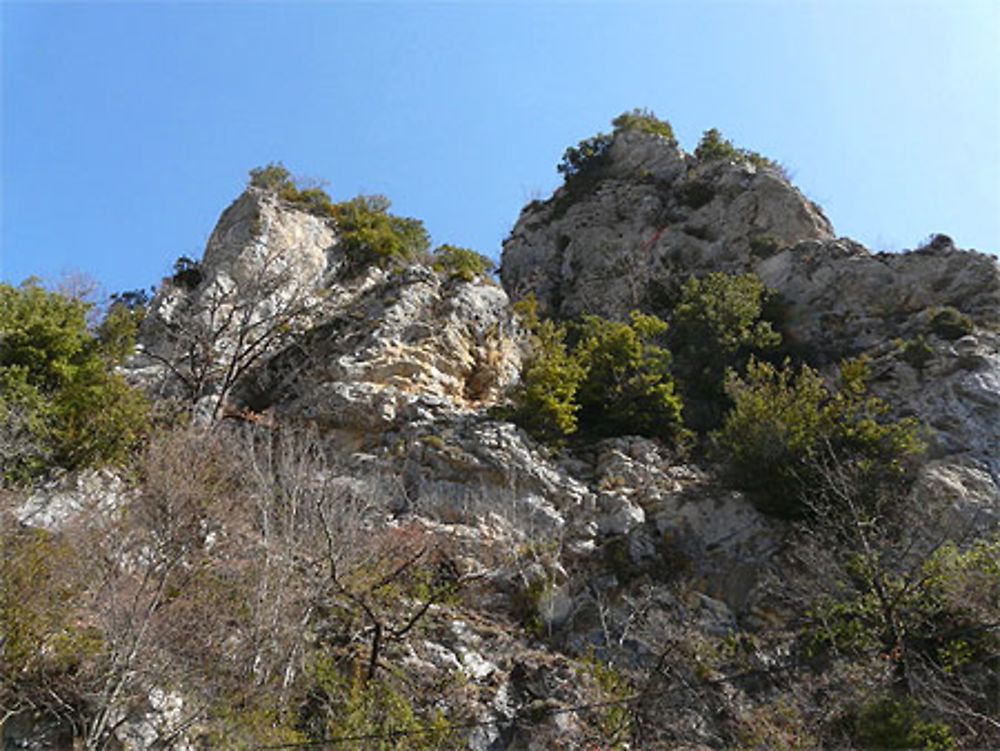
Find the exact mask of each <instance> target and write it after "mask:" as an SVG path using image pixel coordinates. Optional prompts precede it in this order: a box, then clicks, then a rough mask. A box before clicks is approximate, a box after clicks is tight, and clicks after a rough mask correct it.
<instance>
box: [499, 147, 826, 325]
mask: <svg viewBox="0 0 1000 751" xmlns="http://www.w3.org/2000/svg"><path fill="white" fill-rule="evenodd" d="M608 161H609V163H608V166H607V167H604V168H602V169H601V171H600V173H599V174H598V175H596V176H591V177H590V178H589V182H588V183H587V184H586V185H584V186H582V187H581V182H582V181H581V180H570V181H569V182H568V184H567V185H565V186H563V187H561V188H559V189H557V190H556V192H555V194H554V195H553V196H552V198H550V199H549V200H548V201H535V202H533V203H531V204H529V205H528V206H526V207H525V208H524V210H523V211H522V212H521V216H520V218H519V219H518V221H517V224H516V225H515V226H514V229H513V230H512V231H511V234H510V237H509V238H508V239H507V240H506V241H505V242H504V247H503V258H502V261H503V262H502V266H501V278H502V279H503V283H504V287H505V288H506V289H507V291H508V293H509V294H510V295H511V297H512V298H514V299H517V298H519V297H521V296H523V295H525V294H527V293H528V292H533V293H534V294H535V297H536V298H538V300H539V302H540V303H541V304H542V306H543V308H544V309H546V310H548V311H549V312H550V313H553V314H556V315H562V316H575V315H580V314H582V313H596V314H600V315H604V316H608V317H621V316H623V315H624V314H625V313H627V312H628V311H629V310H630V309H632V308H636V307H649V305H650V303H651V302H653V301H655V298H656V295H657V294H660V293H662V292H663V291H665V290H670V289H672V288H675V287H676V286H677V285H679V284H680V283H683V281H684V280H685V279H687V277H688V276H689V275H690V274H699V273H705V272H708V271H718V270H729V271H738V270H744V269H745V268H747V267H748V266H750V265H751V264H752V263H753V262H754V260H755V259H757V258H758V257H760V256H761V255H766V254H770V253H773V252H776V251H777V250H778V249H780V248H782V247H787V246H790V245H792V244H794V243H796V242H799V241H802V240H818V241H824V240H829V239H832V238H833V231H832V228H831V226H830V223H829V221H828V220H827V218H826V217H825V216H824V215H823V213H822V211H821V210H820V208H819V207H818V206H816V205H815V204H813V203H812V202H810V201H809V200H808V199H806V198H805V196H803V195H802V194H801V193H800V192H799V191H798V190H796V189H795V188H794V187H793V186H792V185H790V184H789V183H788V182H787V181H785V180H784V179H782V178H781V177H780V176H779V175H778V174H776V173H775V172H774V171H772V170H769V169H761V168H757V167H754V166H752V165H749V164H744V163H739V164H730V163H727V162H712V163H708V164H699V163H698V162H697V161H696V160H695V159H694V158H693V157H690V156H686V155H685V154H684V153H683V152H682V151H681V150H680V149H678V148H677V146H676V145H674V144H672V143H670V142H669V141H668V140H667V139H665V138H663V137H661V136H654V135H649V134H645V133H637V132H626V133H623V134H621V135H619V136H617V137H616V139H615V142H614V143H613V145H612V147H611V148H610V149H609V160H608Z"/></svg>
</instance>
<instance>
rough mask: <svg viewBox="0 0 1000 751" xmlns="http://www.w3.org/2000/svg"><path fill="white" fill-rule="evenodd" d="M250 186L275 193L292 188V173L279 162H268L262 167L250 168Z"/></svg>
mask: <svg viewBox="0 0 1000 751" xmlns="http://www.w3.org/2000/svg"><path fill="white" fill-rule="evenodd" d="M250 186H251V187H253V188H261V189H263V190H270V191H274V192H276V193H278V192H281V191H282V190H286V189H288V188H289V187H292V188H294V187H295V183H294V181H293V180H292V173H291V172H289V171H288V170H287V169H285V165H283V164H282V163H281V162H269V163H268V164H266V165H265V166H263V167H254V168H253V169H251V170H250Z"/></svg>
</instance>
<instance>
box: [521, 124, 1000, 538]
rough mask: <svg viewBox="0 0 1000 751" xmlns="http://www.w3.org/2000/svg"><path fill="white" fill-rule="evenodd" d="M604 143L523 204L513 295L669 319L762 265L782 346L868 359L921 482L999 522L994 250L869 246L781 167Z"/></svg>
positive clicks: (644, 141)
mask: <svg viewBox="0 0 1000 751" xmlns="http://www.w3.org/2000/svg"><path fill="white" fill-rule="evenodd" d="M608 153H609V160H608V161H609V163H608V164H607V165H606V166H603V167H602V168H601V170H600V172H599V173H598V174H597V175H596V176H592V177H591V178H590V180H589V181H588V182H587V183H586V184H585V185H584V187H583V188H582V189H580V188H579V187H577V188H574V182H573V180H569V181H567V184H566V185H564V186H562V187H560V188H558V189H557V190H556V192H555V193H554V194H553V196H552V197H551V198H550V199H548V200H547V201H535V202H533V203H532V204H529V205H528V206H526V207H525V208H524V210H523V211H522V212H521V216H520V218H519V219H518V221H517V223H516V225H515V226H514V228H513V230H512V231H511V234H510V237H509V238H508V239H507V240H506V241H505V243H504V248H503V263H502V266H501V277H502V279H503V281H504V285H505V287H506V288H507V290H508V292H509V293H510V294H511V296H512V297H514V298H517V297H519V296H522V295H524V294H527V293H529V292H531V293H533V294H534V295H535V296H536V298H537V299H538V300H539V302H540V303H541V305H542V307H543V308H544V309H546V310H548V311H549V312H550V313H552V314H554V315H557V316H562V317H573V316H576V315H580V314H583V313H593V314H598V315H603V316H607V317H613V318H624V317H625V315H626V314H627V312H628V311H629V310H631V309H633V308H641V309H643V310H645V311H647V312H653V313H661V314H662V313H663V312H664V311H665V310H668V309H669V305H670V301H671V299H673V296H674V295H676V293H677V290H678V288H679V286H680V285H681V284H682V283H683V282H684V281H685V280H686V279H687V278H688V277H689V276H690V275H695V276H700V275H704V274H706V273H709V272H712V271H726V272H730V273H742V272H754V273H756V274H757V275H758V276H759V277H760V278H761V280H762V281H763V282H764V283H765V284H766V285H767V286H768V287H769V288H771V289H772V290H774V291H776V292H777V293H778V294H779V295H780V300H781V302H782V306H783V321H782V324H783V332H782V333H783V334H784V335H785V338H786V341H787V342H788V343H790V344H791V345H793V346H795V347H796V349H797V350H798V351H800V352H802V353H803V355H804V356H805V357H806V358H807V359H808V360H809V361H810V362H812V363H813V364H814V365H818V366H826V367H830V366H832V365H834V364H835V363H837V362H839V361H840V360H841V359H842V358H845V357H857V356H861V355H865V356H867V357H869V359H870V360H871V361H872V363H873V371H874V374H875V376H876V381H875V390H876V392H877V393H879V394H880V395H883V396H885V397H886V398H887V399H888V401H889V402H890V403H891V404H893V405H895V406H896V409H897V412H898V414H901V415H902V414H907V415H915V416H917V417H918V418H919V419H920V420H921V421H922V422H923V423H924V424H926V425H927V426H929V427H930V428H931V430H932V433H931V435H930V436H929V440H930V442H931V444H932V447H933V448H932V453H933V455H935V456H936V458H937V462H936V463H935V465H934V467H935V468H934V469H928V470H927V472H928V473H929V474H928V479H927V482H930V483H931V484H940V483H941V482H944V480H943V479H942V473H943V475H945V476H947V477H948V478H949V479H948V481H947V483H946V484H947V485H948V487H949V488H950V489H951V491H950V496H951V497H952V498H953V502H954V503H955V504H956V505H958V506H962V507H966V508H968V509H970V512H971V510H972V509H974V510H975V512H974V514H973V515H974V516H977V517H978V516H979V515H980V514H982V513H985V511H986V509H992V511H990V512H989V513H990V516H991V517H992V518H994V519H996V518H1000V465H998V460H997V457H998V456H1000V453H998V450H997V449H998V443H997V441H998V440H1000V429H998V428H997V425H1000V422H998V418H1000V413H998V412H997V405H998V401H1000V385H998V384H1000V370H998V364H1000V349H998V337H997V329H998V326H1000V266H998V265H997V261H996V259H995V258H994V257H993V256H989V255H986V254H983V253H978V252H975V251H967V250H959V249H957V248H955V247H954V245H953V243H952V241H951V239H950V238H948V237H946V236H944V235H935V236H933V237H932V239H931V240H930V241H929V242H928V243H927V245H925V246H924V247H921V248H919V249H917V250H914V251H910V252H904V253H874V254H873V253H871V252H870V251H869V250H868V249H866V248H865V247H864V246H862V245H861V244H860V243H857V242H856V241H853V240H851V239H849V238H839V239H838V238H835V237H834V233H833V228H832V226H831V224H830V222H829V221H828V220H827V218H826V217H825V216H824V215H823V212H822V210H821V209H820V208H819V207H818V206H817V205H815V204H814V203H812V202H811V201H809V200H808V199H807V198H806V197H805V196H803V195H802V194H801V193H800V192H799V191H798V190H797V189H795V188H794V187H793V186H792V185H791V184H790V183H789V182H788V181H787V180H786V179H785V178H784V177H783V176H782V174H780V172H779V171H777V170H775V169H771V168H768V167H759V166H754V165H753V164H751V163H749V162H747V161H743V160H738V159H733V160H730V161H727V160H716V161H710V162H707V163H699V161H698V160H697V159H695V158H694V157H693V156H690V155H686V154H684V153H683V152H682V151H681V150H680V149H679V148H678V147H677V146H676V145H675V144H673V143H671V142H670V141H668V140H667V139H665V138H663V137H661V136H655V135H650V134H645V133H635V132H632V133H624V134H621V135H619V136H618V137H617V138H616V140H615V142H614V144H613V146H612V147H611V148H610V149H609V152H608ZM578 183H579V181H578ZM942 311H957V312H958V313H959V314H964V315H967V316H969V318H970V319H971V323H972V324H973V326H972V327H970V328H969V330H968V331H967V332H965V335H964V336H962V334H960V333H953V332H951V331H947V330H942V329H941V328H940V327H939V326H937V325H936V322H935V321H936V317H937V316H938V315H940V314H941V312H942ZM918 349H919V350H920V352H921V353H922V354H920V355H919V356H918V355H917V350H918ZM959 468H961V469H959ZM958 478H967V479H968V483H963V481H961V480H959V479H958ZM959 486H961V487H959Z"/></svg>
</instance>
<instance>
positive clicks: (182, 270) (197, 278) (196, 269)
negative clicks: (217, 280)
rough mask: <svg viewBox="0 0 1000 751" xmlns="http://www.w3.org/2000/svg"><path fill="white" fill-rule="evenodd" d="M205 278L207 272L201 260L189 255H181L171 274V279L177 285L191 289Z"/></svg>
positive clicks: (175, 262)
mask: <svg viewBox="0 0 1000 751" xmlns="http://www.w3.org/2000/svg"><path fill="white" fill-rule="evenodd" d="M204 278H205V272H204V271H203V270H202V268H201V263H200V262H199V261H195V260H194V259H193V258H188V257H187V256H181V257H180V258H178V259H177V260H176V261H174V273H173V274H172V275H171V277H170V281H171V283H172V284H174V285H175V286H177V287H180V288H181V289H186V290H188V291H190V290H193V289H194V288H195V287H197V286H198V285H199V284H201V282H202V279H204Z"/></svg>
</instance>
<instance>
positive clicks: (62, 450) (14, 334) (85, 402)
mask: <svg viewBox="0 0 1000 751" xmlns="http://www.w3.org/2000/svg"><path fill="white" fill-rule="evenodd" d="M89 307H90V306H89V304H87V303H84V302H81V301H79V300H75V299H72V298H69V297H65V296H63V295H60V294H58V293H55V292H48V291H46V290H45V289H43V288H42V287H40V286H38V284H37V283H35V282H33V281H29V282H26V283H25V284H23V285H21V286H20V287H12V286H10V285H6V284H0V385H2V390H0V426H3V427H4V431H5V437H6V438H7V440H6V441H2V442H0V475H2V476H3V478H4V480H6V481H7V482H14V481H24V480H26V479H28V478H29V477H31V476H33V475H36V474H39V473H40V472H42V471H44V470H46V469H48V468H49V467H52V466H62V467H66V468H69V469H74V468H78V467H82V466H89V465H100V464H106V463H115V462H120V461H122V460H124V459H125V458H126V457H127V455H128V453H129V451H130V450H131V448H132V447H133V446H135V445H136V444H137V442H138V441H139V440H140V438H141V436H142V434H143V432H144V430H145V427H146V419H147V409H146V403H145V400H144V398H143V397H142V396H141V395H140V394H139V393H138V392H136V391H135V390H133V389H132V388H130V387H129V386H128V385H127V384H126V383H125V381H124V380H123V379H122V378H121V376H119V375H118V374H116V373H115V372H114V370H113V368H114V365H115V364H116V362H117V360H118V359H120V358H121V357H123V356H124V355H125V354H127V351H128V350H129V349H130V346H131V342H130V338H131V336H132V335H133V334H134V328H131V330H130V327H131V324H130V322H129V321H125V320H121V319H120V318H119V316H120V315H121V314H120V311H116V310H115V306H112V319H111V320H109V321H106V323H107V325H106V326H105V325H104V324H102V327H101V328H99V335H98V336H94V335H93V334H92V333H91V332H90V331H88V329H87V322H86V315H87V311H88V309H89ZM18 436H19V438H18V439H17V440H11V439H12V438H17V437H18Z"/></svg>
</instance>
